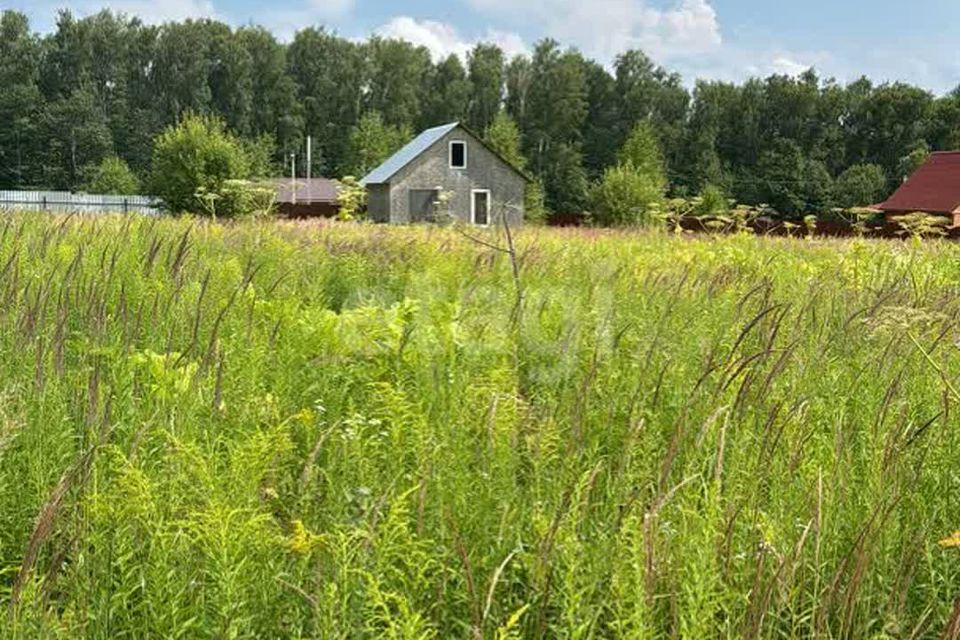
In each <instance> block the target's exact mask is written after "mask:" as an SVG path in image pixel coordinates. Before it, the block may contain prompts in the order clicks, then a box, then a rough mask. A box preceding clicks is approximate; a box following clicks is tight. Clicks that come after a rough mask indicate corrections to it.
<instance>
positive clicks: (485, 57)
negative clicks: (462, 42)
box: [467, 43, 505, 131]
mask: <svg viewBox="0 0 960 640" xmlns="http://www.w3.org/2000/svg"><path fill="white" fill-rule="evenodd" d="M504 64H505V60H504V56H503V51H502V50H501V49H500V47H498V46H496V45H493V44H484V43H480V44H477V45H476V46H475V47H474V48H473V50H472V51H471V52H470V53H469V55H468V56H467V68H468V70H469V76H468V77H469V82H470V103H469V107H468V109H467V124H468V125H469V126H470V127H472V128H473V130H474V131H485V130H486V128H487V127H489V126H490V123H491V122H493V119H494V117H496V115H497V113H499V112H500V106H501V103H502V102H503V83H504Z"/></svg>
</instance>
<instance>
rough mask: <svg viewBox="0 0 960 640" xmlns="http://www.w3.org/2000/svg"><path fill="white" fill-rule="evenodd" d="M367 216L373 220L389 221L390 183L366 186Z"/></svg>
mask: <svg viewBox="0 0 960 640" xmlns="http://www.w3.org/2000/svg"><path fill="white" fill-rule="evenodd" d="M367 217H368V218H369V219H370V220H372V221H374V222H390V185H386V184H372V185H370V186H368V187H367Z"/></svg>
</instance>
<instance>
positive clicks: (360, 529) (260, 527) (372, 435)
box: [0, 215, 960, 639]
mask: <svg viewBox="0 0 960 640" xmlns="http://www.w3.org/2000/svg"><path fill="white" fill-rule="evenodd" d="M483 238H484V239H485V242H486V243H487V244H481V243H477V242H474V241H472V240H470V239H467V238H465V237H463V236H462V235H460V234H458V233H456V232H455V231H451V230H440V229H388V228H383V227H368V226H346V225H331V226H323V225H284V224H270V223H264V222H247V223H238V224H232V225H225V226H221V225H216V224H210V223H201V222H195V221H189V220H161V219H141V218H127V219H123V218H114V217H104V218H88V219H77V218H55V217H42V216H36V215H33V216H28V215H6V216H5V217H3V218H2V219H0V604H2V605H4V606H3V612H2V616H0V636H2V637H4V638H15V639H16V638H404V639H406V638H409V639H414V638H416V639H424V638H444V639H446V638H468V639H475V638H499V639H505V638H536V639H539V638H570V639H573V638H674V637H679V638H691V639H700V638H727V637H743V638H809V637H819V638H922V637H939V636H940V634H941V633H942V632H944V630H945V629H946V632H945V633H947V634H949V633H951V629H954V630H955V629H956V628H958V626H960V625H958V624H957V621H956V620H955V619H953V618H952V617H951V616H953V612H954V601H955V598H956V597H957V596H958V595H960V555H958V553H957V551H956V550H955V549H943V548H941V547H940V546H938V544H937V540H940V539H942V538H944V537H945V536H948V535H949V534H950V533H952V532H953V531H954V530H955V529H958V528H960V476H958V471H957V470H958V469H960V430H958V428H957V427H958V417H957V416H958V408H960V406H958V401H960V397H958V393H957V391H956V389H957V387H960V383H958V382H956V378H957V374H958V372H960V353H958V346H957V338H958V324H957V322H958V314H960V302H958V301H960V297H958V294H960V287H958V282H960V249H957V248H956V247H955V246H954V245H952V244H949V243H946V242H943V241H934V242H930V243H928V244H921V243H920V242H918V241H914V242H878V243H872V242H868V241H850V242H831V241H824V242H820V241H796V240H774V239H762V238H753V237H743V236H734V237H725V238H699V239H690V238H681V237H673V236H669V235H663V234H657V233H639V234H629V233H616V232H593V231H547V230H535V229H534V230H525V231H522V232H520V233H518V234H516V237H515V238H514V240H515V243H516V257H517V260H516V267H517V273H514V270H513V267H514V265H513V264H511V261H510V256H509V254H508V253H505V252H503V251H500V250H498V249H496V248H494V247H492V246H489V245H496V246H501V243H502V242H503V239H498V238H495V237H493V236H492V235H487V236H483ZM518 286H521V287H522V295H521V293H520V291H519V290H518ZM518 304H520V305H522V313H518V310H517V305H518Z"/></svg>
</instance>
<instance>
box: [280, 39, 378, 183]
mask: <svg viewBox="0 0 960 640" xmlns="http://www.w3.org/2000/svg"><path fill="white" fill-rule="evenodd" d="M286 57H287V69H288V74H289V75H290V77H291V78H292V80H293V82H294V85H295V87H296V97H297V101H298V105H299V108H300V109H302V112H303V115H302V119H303V122H302V126H300V127H299V128H298V127H297V126H296V122H295V119H294V122H292V124H293V125H294V126H293V127H292V129H293V130H294V131H295V134H294V133H293V131H291V133H290V135H288V136H287V137H286V138H285V139H284V140H282V141H278V142H281V147H280V150H281V151H282V152H284V153H290V152H292V151H299V150H300V149H302V146H303V137H304V136H305V135H306V133H309V134H310V135H311V136H313V139H314V141H315V142H316V153H315V154H314V172H313V173H314V174H315V175H322V174H324V173H330V174H332V175H339V174H343V173H344V172H346V171H347V168H346V166H345V162H346V155H347V144H348V138H349V135H350V131H351V129H352V127H354V126H355V125H356V124H357V122H358V121H359V119H360V115H361V113H362V108H363V96H364V91H365V88H366V86H367V83H368V81H369V76H370V74H369V63H368V61H367V59H366V52H365V49H364V47H363V45H361V44H358V43H354V42H351V41H349V40H345V39H343V38H338V37H336V36H334V35H332V34H330V33H327V32H326V31H324V30H323V29H315V28H313V27H310V28H307V29H303V30H301V31H298V32H297V35H296V36H295V37H294V39H293V42H292V43H291V44H290V47H289V49H288V51H287V56H286Z"/></svg>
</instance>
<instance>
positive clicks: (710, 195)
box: [694, 184, 730, 216]
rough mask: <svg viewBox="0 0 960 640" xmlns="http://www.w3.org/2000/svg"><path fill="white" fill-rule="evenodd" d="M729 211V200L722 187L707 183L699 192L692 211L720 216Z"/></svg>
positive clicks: (701, 214)
mask: <svg viewBox="0 0 960 640" xmlns="http://www.w3.org/2000/svg"><path fill="white" fill-rule="evenodd" d="M729 211H730V201H729V199H728V198H727V194H725V193H724V192H723V189H721V188H720V187H718V186H716V185H712V184H708V185H706V186H705V187H704V188H703V190H702V191H701V192H700V196H699V197H698V198H697V201H696V204H695V206H694V212H695V213H696V214H697V215H700V216H722V215H725V214H727V213H728V212H729Z"/></svg>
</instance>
